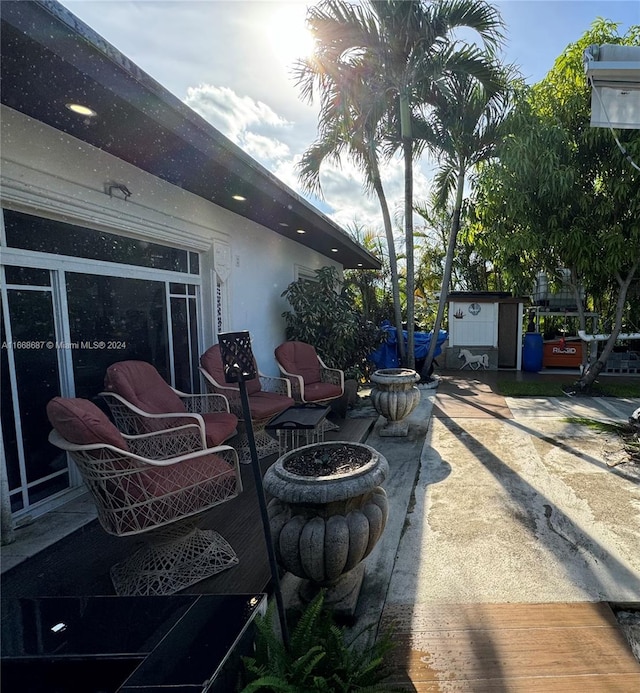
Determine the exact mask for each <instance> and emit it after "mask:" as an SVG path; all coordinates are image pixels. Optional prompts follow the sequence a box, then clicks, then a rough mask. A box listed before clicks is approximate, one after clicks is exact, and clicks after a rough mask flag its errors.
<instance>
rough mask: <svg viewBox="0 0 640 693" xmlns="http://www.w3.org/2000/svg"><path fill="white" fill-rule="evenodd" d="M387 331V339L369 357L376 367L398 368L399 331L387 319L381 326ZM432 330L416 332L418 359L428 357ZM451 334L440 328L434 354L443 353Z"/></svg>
mask: <svg viewBox="0 0 640 693" xmlns="http://www.w3.org/2000/svg"><path fill="white" fill-rule="evenodd" d="M380 327H381V329H383V330H384V331H385V332H386V333H387V341H386V342H385V343H384V344H381V345H380V346H379V347H378V348H377V349H376V350H375V351H374V352H373V353H372V354H371V356H370V357H369V358H370V359H371V361H373V363H374V364H375V366H376V368H398V367H399V365H400V359H399V358H398V331H397V330H396V328H395V327H394V326H393V325H392V324H391V323H390V322H389V321H388V320H385V321H384V322H383V323H382V325H381V326H380ZM402 335H403V337H404V345H405V349H406V347H407V331H406V330H402ZM431 335H432V333H431V332H414V350H413V353H414V357H415V359H416V361H417V360H420V359H425V358H427V354H428V353H429V345H430V344H431ZM448 336H449V334H448V333H447V332H446V330H440V331H439V333H438V341H437V344H436V351H435V354H434V356H439V355H440V354H441V353H442V344H443V343H444V342H445V341H446V339H447V337H448Z"/></svg>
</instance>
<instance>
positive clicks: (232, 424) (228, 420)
mask: <svg viewBox="0 0 640 693" xmlns="http://www.w3.org/2000/svg"><path fill="white" fill-rule="evenodd" d="M104 384H105V391H104V392H101V393H100V396H101V397H103V398H104V399H105V401H106V402H107V404H108V405H109V409H110V410H111V414H112V416H113V419H114V421H115V423H116V426H117V427H118V428H119V429H120V431H122V432H123V433H127V434H129V435H136V434H139V433H149V432H152V431H159V430H163V429H167V428H175V427H176V426H183V425H184V424H189V423H190V424H195V425H197V426H198V427H199V429H200V432H201V436H202V446H203V447H215V446H216V445H222V443H224V442H225V441H227V440H229V438H232V437H233V436H234V435H236V433H237V426H238V417H237V416H236V415H235V414H232V413H230V411H229V402H228V401H227V399H226V398H225V397H224V396H222V395H216V394H204V395H190V394H187V393H185V392H180V391H178V390H175V389H174V388H172V387H171V386H170V385H169V384H168V383H167V382H166V381H165V380H164V379H163V378H162V376H161V375H160V373H158V371H157V370H156V369H155V368H154V367H153V366H152V365H151V364H150V363H146V362H145V361H119V362H118V363H114V364H112V365H111V366H109V368H107V373H106V376H105V380H104Z"/></svg>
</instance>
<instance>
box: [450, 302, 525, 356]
mask: <svg viewBox="0 0 640 693" xmlns="http://www.w3.org/2000/svg"><path fill="white" fill-rule="evenodd" d="M527 300H528V299H525V298H516V297H513V296H512V295H511V294H510V293H508V292H498V291H481V292H467V291H454V292H451V293H450V294H449V296H448V301H449V341H448V344H447V348H446V349H445V364H444V365H445V367H446V368H448V369H461V368H474V369H476V368H484V369H489V370H497V369H499V368H504V369H516V370H519V369H520V366H521V358H522V329H521V326H522V320H523V312H524V303H525V302H527Z"/></svg>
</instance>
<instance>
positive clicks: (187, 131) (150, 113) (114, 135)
mask: <svg viewBox="0 0 640 693" xmlns="http://www.w3.org/2000/svg"><path fill="white" fill-rule="evenodd" d="M0 18H1V20H2V29H1V32H2V33H1V37H0V43H1V50H2V65H1V70H2V90H1V99H2V103H3V104H5V105H6V106H8V107H10V108H13V109H15V110H17V111H20V112H21V113H24V114H25V115H28V116H29V117H31V118H34V119H36V120H38V121H41V122H43V123H46V124H47V125H50V126H52V127H54V128H56V129H57V130H61V131H62V132H65V133H67V134H69V135H71V136H73V137H76V138H78V139H80V140H82V141H84V142H87V143H89V144H91V145H93V146H94V147H97V148H99V149H102V150H103V151H106V152H108V153H110V154H112V155H113V156H116V157H118V158H119V159H122V160H123V161H126V162H127V163H130V164H133V165H134V166H136V167H137V168H139V169H141V170H143V171H146V172H148V173H150V174H152V175H154V176H157V177H158V178H161V179H162V180H165V181H168V182H169V183H172V184H173V185H176V186H179V187H181V188H183V189H185V190H188V191H189V192H191V193H194V194H196V195H198V196H200V197H202V198H204V199H206V200H210V201H211V202H213V203H214V204H216V205H219V206H221V207H224V208H225V209H228V210H230V211H232V212H234V213H236V214H239V215H241V216H243V217H245V218H247V219H251V220H252V221H255V222H257V223H258V224H261V225H262V226H265V227H267V228H269V229H271V230H272V231H275V232H276V233H278V234H280V235H282V236H286V237H288V238H290V239H291V240H293V241H295V242H297V243H301V244H302V245H305V246H307V247H309V248H312V249H313V250H315V251H317V252H319V253H322V254H323V255H325V256H327V257H329V258H331V259H333V260H335V261H337V262H339V263H341V264H342V265H343V267H345V268H358V267H362V268H365V269H378V268H379V267H380V262H379V261H378V260H377V258H375V257H374V256H373V255H372V254H371V253H369V252H368V251H367V250H365V249H364V248H363V247H362V246H360V245H359V244H358V243H357V242H355V241H354V240H353V239H352V238H351V237H350V236H349V235H348V234H347V233H346V232H345V231H344V230H343V229H342V228H341V227H340V226H338V225H337V224H336V223H335V222H333V221H332V220H331V219H329V217H327V216H326V215H324V214H323V213H322V212H320V211H319V210H318V209H317V208H315V207H314V206H313V205H312V204H310V203H309V202H307V201H306V200H305V199H304V198H303V197H301V196H300V195H298V194H297V193H296V192H294V191H293V190H292V189H291V188H289V187H288V186H286V185H285V184H284V183H283V182H282V181H280V180H279V179H278V178H276V177H275V176H274V175H273V174H272V173H270V172H269V171H268V170H267V169H266V168H264V167H263V166H262V165H261V164H259V163H258V162H257V161H255V160H254V159H252V158H251V157H250V156H249V155H248V154H246V153H245V152H244V151H243V150H242V149H240V148H239V147H238V146H236V145H235V144H234V143H233V142H231V141H230V140H229V139H227V138H226V137H225V136H224V135H223V134H222V133H221V132H219V131H218V130H216V128H214V127H213V126H212V125H210V124H209V123H208V122H207V121H206V120H204V118H202V117H201V116H199V115H198V114H197V113H195V111H193V110H192V109H191V108H189V107H188V106H187V105H185V104H184V103H183V102H182V101H180V99H178V98H177V97H176V96H174V95H173V94H171V93H170V92H169V91H168V90H167V89H165V88H164V87H163V86H162V85H160V84H159V83H158V82H157V81H155V80H154V79H153V78H152V77H150V76H149V75H148V74H146V73H145V72H144V71H142V70H141V69H140V68H139V67H138V66H137V65H136V64H135V63H133V62H132V61H131V60H129V59H128V58H127V57H126V56H125V55H123V54H122V53H120V51H118V50H117V49H116V48H115V47H114V46H112V45H111V44H109V43H108V42H107V41H105V40H104V39H103V38H102V37H101V36H99V35H98V34H97V33H96V32H95V31H93V29H91V28H90V27H89V26H87V25H86V24H84V23H83V22H81V21H80V20H79V19H78V18H77V17H76V16H75V15H73V14H72V13H71V12H69V11H68V10H67V9H66V8H64V7H63V6H62V5H60V4H59V3H58V2H55V1H54V0H28V1H27V0H2V2H0ZM73 101H77V102H78V103H82V104H85V105H87V106H90V107H91V108H92V109H93V110H94V111H96V113H97V114H98V115H97V117H96V118H90V119H89V118H83V117H79V116H78V115H76V114H74V113H72V112H71V111H69V110H68V109H67V108H66V104H67V103H69V102H73ZM234 195H236V196H237V195H240V196H242V197H244V198H246V199H245V200H244V201H239V200H237V199H234V198H233V196H234ZM298 229H304V230H305V233H304V234H300V233H298Z"/></svg>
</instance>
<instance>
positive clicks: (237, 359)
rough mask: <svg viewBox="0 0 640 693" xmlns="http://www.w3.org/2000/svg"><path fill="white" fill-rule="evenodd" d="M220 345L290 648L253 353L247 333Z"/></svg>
mask: <svg viewBox="0 0 640 693" xmlns="http://www.w3.org/2000/svg"><path fill="white" fill-rule="evenodd" d="M218 341H219V343H220V356H221V357H222V363H223V365H224V379H225V381H226V382H227V383H238V388H239V390H240V400H241V402H242V415H243V417H244V424H245V426H246V431H247V440H248V442H249V452H250V454H251V467H252V468H253V476H254V478H255V482H256V492H257V494H258V503H259V505H260V514H261V516H262V527H263V530H264V537H265V540H266V543H267V553H268V555H269V565H270V567H271V577H272V579H273V586H274V593H275V597H276V605H277V607H278V616H279V618H280V628H281V630H282V640H283V642H284V646H285V647H286V648H287V649H289V630H288V628H287V619H286V615H285V610H284V602H283V600H282V591H281V589H280V575H279V573H278V564H277V562H276V554H275V550H274V548H273V539H272V536H271V526H270V524H269V514H268V512H267V501H266V498H265V495H264V486H263V484H262V472H261V471H260V462H259V459H258V452H257V450H256V441H255V438H254V434H253V422H252V421H251V410H250V408H249V398H248V397H247V386H246V383H245V381H246V380H253V379H254V378H256V377H257V375H258V374H257V373H256V368H255V361H254V358H253V351H252V349H251V336H250V335H249V332H246V331H245V332H221V333H219V334H218Z"/></svg>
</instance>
